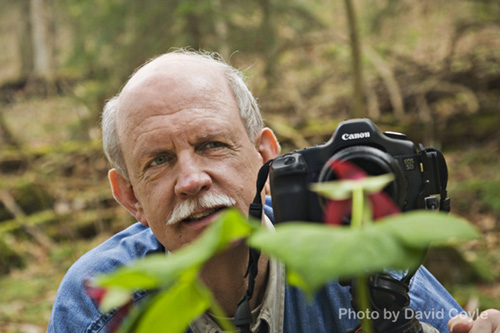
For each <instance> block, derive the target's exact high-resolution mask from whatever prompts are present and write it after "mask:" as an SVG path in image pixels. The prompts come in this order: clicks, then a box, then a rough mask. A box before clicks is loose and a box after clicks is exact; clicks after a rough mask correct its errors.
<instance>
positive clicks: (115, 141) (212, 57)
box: [101, 49, 264, 179]
mask: <svg viewBox="0 0 500 333" xmlns="http://www.w3.org/2000/svg"><path fill="white" fill-rule="evenodd" d="M172 54H180V55H185V56H189V57H192V58H193V59H197V60H199V61H203V62H205V63H207V64H210V65H215V66H216V67H217V68H220V69H221V70H222V71H223V73H224V75H225V77H226V80H227V82H228V84H229V87H230V88H231V90H232V92H233V94H234V97H235V99H236V102H237V104H238V108H239V110H240V117H241V119H242V121H243V124H244V125H245V129H246V132H247V135H248V137H249V138H250V140H251V141H252V142H253V143H255V137H256V135H257V134H258V133H259V131H260V130H261V129H262V128H264V121H263V120H262V116H261V114H260V110H259V106H258V105H257V101H256V100H255V98H254V97H253V95H252V93H251V92H250V90H249V89H248V87H247V85H246V84H245V77H244V75H243V73H242V72H241V71H239V70H237V69H236V68H234V67H232V66H230V65H228V64H227V63H226V62H225V61H224V59H223V58H222V56H221V55H220V54H218V53H210V52H194V51H187V50H184V49H181V50H176V51H174V52H170V53H166V54H163V55H160V56H158V57H156V58H153V59H151V60H150V61H148V62H146V63H145V64H144V65H143V66H145V65H146V64H148V63H150V62H151V61H154V60H156V59H159V58H163V57H168V56H170V55H172ZM143 66H142V67H143ZM136 72H137V71H136ZM136 72H135V73H136ZM132 77H133V76H132ZM119 97H120V93H118V94H117V95H116V96H114V97H113V98H111V99H110V100H109V101H108V102H107V103H106V105H105V106H104V109H103V112H102V123H101V124H102V141H103V147H104V153H105V154H106V157H107V158H108V160H109V162H110V163H111V166H112V167H113V168H115V169H116V170H117V171H118V172H119V173H120V174H122V175H123V176H124V177H126V178H127V179H128V178H129V174H128V171H127V166H126V164H125V158H124V156H123V151H122V149H121V146H120V139H119V136H118V131H117V127H116V119H117V113H118V99H119Z"/></svg>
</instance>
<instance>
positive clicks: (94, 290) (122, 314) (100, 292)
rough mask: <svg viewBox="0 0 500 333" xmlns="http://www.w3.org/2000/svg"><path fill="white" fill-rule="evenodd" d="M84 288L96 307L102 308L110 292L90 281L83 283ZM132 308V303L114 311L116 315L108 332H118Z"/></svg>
mask: <svg viewBox="0 0 500 333" xmlns="http://www.w3.org/2000/svg"><path fill="white" fill-rule="evenodd" d="M83 287H84V289H85V292H86V293H87V295H88V296H89V297H90V298H91V299H92V301H93V302H94V303H95V304H96V306H97V307H100V306H101V304H102V301H103V299H104V297H105V296H106V294H107V293H108V290H107V289H104V288H101V287H97V286H95V285H93V284H92V283H91V282H90V281H89V280H85V281H84V282H83ZM131 308H132V302H128V303H126V304H125V305H123V306H121V307H119V308H117V309H115V310H112V311H116V313H115V315H114V316H113V319H112V322H111V323H110V325H109V328H108V332H110V333H114V332H118V329H119V328H120V325H121V324H122V322H123V320H124V319H125V318H126V317H127V315H128V314H129V312H130V310H131Z"/></svg>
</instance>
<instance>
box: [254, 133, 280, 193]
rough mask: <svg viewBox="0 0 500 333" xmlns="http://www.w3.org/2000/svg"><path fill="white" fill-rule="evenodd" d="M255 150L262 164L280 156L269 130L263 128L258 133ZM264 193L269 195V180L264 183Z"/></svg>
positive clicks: (277, 145)
mask: <svg viewBox="0 0 500 333" xmlns="http://www.w3.org/2000/svg"><path fill="white" fill-rule="evenodd" d="M257 143H258V144H257V149H258V151H259V153H260V156H262V163H265V162H267V161H269V160H271V159H273V158H275V157H276V156H278V155H279V154H280V151H281V147H280V144H279V142H278V139H276V136H275V135H274V133H273V131H272V130H271V129H270V128H267V127H266V128H264V129H262V131H261V132H260V136H259V140H257ZM264 192H265V194H266V195H270V194H271V186H270V185H269V179H268V180H267V181H266V185H265V186H264Z"/></svg>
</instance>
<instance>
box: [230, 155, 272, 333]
mask: <svg viewBox="0 0 500 333" xmlns="http://www.w3.org/2000/svg"><path fill="white" fill-rule="evenodd" d="M271 162H272V160H269V161H267V162H266V163H264V165H263V166H262V167H261V168H260V170H259V174H258V176H257V193H256V194H255V198H254V199H253V202H252V203H251V204H250V209H249V215H250V216H252V217H254V218H256V219H257V220H259V221H260V220H262V209H263V205H262V196H261V193H262V190H263V189H264V186H265V185H266V181H267V176H268V174H269V166H270V165H271ZM259 258H260V251H259V250H257V249H254V248H251V247H250V248H249V255H248V268H247V271H246V273H245V277H247V276H248V287H247V291H246V292H245V295H244V296H243V297H242V298H241V299H240V301H239V302H238V307H237V308H236V312H235V313H234V324H235V325H236V326H237V327H238V328H239V329H240V332H242V333H250V332H251V330H250V325H251V324H252V321H253V318H252V309H251V308H250V299H251V298H252V296H253V291H254V287H255V278H256V277H257V274H258V272H259V270H258V263H259Z"/></svg>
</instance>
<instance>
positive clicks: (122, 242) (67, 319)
mask: <svg viewBox="0 0 500 333" xmlns="http://www.w3.org/2000/svg"><path fill="white" fill-rule="evenodd" d="M265 212H266V215H268V216H269V217H270V218H271V219H272V209H271V206H270V200H266V207H265ZM164 251H165V248H164V247H163V246H162V245H161V244H160V242H158V240H157V239H156V237H155V236H154V235H153V233H152V232H151V229H149V228H148V227H144V226H142V225H141V224H140V223H136V224H133V225H132V226H130V227H128V228H127V229H125V230H123V231H121V232H119V233H117V234H116V235H114V236H113V237H111V238H110V239H108V240H107V241H105V242H104V243H102V244H101V245H99V246H97V247H96V248H94V249H93V250H91V251H89V252H88V253H86V254H85V255H83V256H82V257H81V258H80V259H78V260H77V261H76V262H75V263H74V264H73V266H72V267H71V268H70V269H69V270H68V272H67V273H66V275H65V277H64V278H63V280H62V282H61V285H60V286H59V290H58V292H57V296H56V299H55V302H54V305H53V308H52V314H51V318H50V322H49V326H48V332H51V333H52V332H56V333H80V332H81V333H83V332H86V333H90V332H106V331H107V327H108V325H109V323H110V322H111V319H112V318H113V316H114V314H115V312H113V311H112V312H110V313H107V314H101V313H100V312H99V310H98V308H97V307H96V306H95V304H94V303H93V301H92V300H91V299H90V298H89V297H88V296H87V295H86V293H85V290H84V287H83V281H84V280H86V279H88V278H91V277H93V276H95V275H96V274H98V273H104V272H111V271H113V270H115V269H116V268H118V267H120V266H122V265H126V264H128V263H130V262H131V261H133V260H134V259H137V258H141V257H144V256H146V255H148V254H151V253H155V252H164ZM144 295H145V293H137V294H136V295H134V297H135V300H139V299H140V298H142V297H143V296H144ZM410 297H411V303H410V307H411V308H413V309H414V310H416V315H417V318H418V319H420V320H421V321H423V322H427V323H429V324H431V325H432V326H434V327H435V328H437V329H438V331H439V332H448V328H447V323H448V320H449V319H450V318H451V317H452V316H454V315H456V314H458V313H460V312H461V311H462V309H461V308H460V306H459V305H458V304H457V302H456V301H455V300H454V299H453V298H452V297H451V295H450V294H449V293H448V292H447V291H446V290H445V289H444V287H443V286H442V285H441V284H440V283H439V282H438V281H437V280H436V279H435V278H434V277H433V276H432V275H431V274H430V273H429V272H428V271H427V270H426V269H425V268H424V267H421V268H420V269H419V270H418V272H417V273H416V274H415V276H414V277H413V279H412V281H411V284H410ZM358 322H359V321H358V318H357V315H356V312H355V310H354V309H352V307H351V294H350V292H349V288H348V287H344V286H341V285H340V284H338V283H336V282H332V283H330V284H328V285H326V286H325V288H324V289H323V290H322V291H321V292H319V293H318V294H317V295H316V296H315V297H314V298H313V300H312V302H311V301H310V300H308V299H307V298H306V295H305V294H304V293H303V292H301V291H300V290H298V289H296V288H294V287H291V286H288V285H287V286H286V290H285V313H284V327H283V332H290V333H291V332H317V333H319V332H345V331H346V330H348V329H352V328H354V327H356V326H357V325H358Z"/></svg>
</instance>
